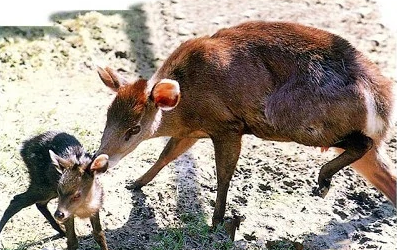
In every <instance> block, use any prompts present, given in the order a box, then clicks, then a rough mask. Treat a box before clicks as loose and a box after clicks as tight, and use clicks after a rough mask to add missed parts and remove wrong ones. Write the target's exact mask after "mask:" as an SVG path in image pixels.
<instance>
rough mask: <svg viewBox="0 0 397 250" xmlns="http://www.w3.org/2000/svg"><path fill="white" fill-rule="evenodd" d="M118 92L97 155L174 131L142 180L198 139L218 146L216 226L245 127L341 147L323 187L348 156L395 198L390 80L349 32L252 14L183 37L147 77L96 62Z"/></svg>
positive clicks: (117, 153) (113, 156)
mask: <svg viewBox="0 0 397 250" xmlns="http://www.w3.org/2000/svg"><path fill="white" fill-rule="evenodd" d="M98 73H99V76H100V78H101V79H102V81H103V82H104V83H105V85H106V86H108V87H109V88H111V89H112V90H114V91H115V92H117V95H116V97H115V99H114V100H113V102H112V104H111V105H110V107H109V109H108V112H107V121H106V127H105V130H104V132H103V136H102V139H101V145H100V148H99V150H98V153H99V154H107V155H109V164H110V167H112V166H114V165H115V164H117V163H118V162H119V160H120V159H122V158H123V157H124V156H126V155H127V154H129V153H130V152H131V151H133V150H134V149H135V148H136V146H137V145H138V144H139V143H141V142H142V141H144V140H147V139H149V138H154V137H159V136H169V137H171V138H170V140H169V142H168V144H167V145H166V146H165V148H164V150H163V152H162V153H161V155H160V157H159V159H158V160H157V162H156V163H155V164H154V165H153V167H152V168H150V169H149V170H148V171H147V172H146V173H145V174H144V175H143V176H141V177H140V178H138V179H137V180H136V181H135V187H136V188H137V189H139V188H141V187H142V186H144V185H146V184H147V183H148V182H149V181H151V180H152V179H153V177H154V176H156V175H157V173H158V172H159V171H160V170H161V169H162V168H163V167H164V166H165V165H167V164H168V163H169V162H170V161H172V160H174V159H175V158H177V157H178V156H179V155H181V154H182V153H184V152H185V151H186V150H187V149H189V148H190V147H191V146H192V145H193V144H194V143H195V142H196V141H197V140H198V139H200V138H211V140H212V142H213V144H214V149H215V162H216V172H217V196H216V203H215V210H214V214H213V217H212V223H213V225H216V224H218V223H219V222H221V221H222V220H223V217H224V214H225V205H226V196H227V191H228V188H229V182H230V180H231V178H232V175H233V173H234V170H235V168H236V163H237V160H238V158H239V154H240V149H241V138H242V136H243V135H244V134H253V135H255V136H257V137H260V138H263V139H266V140H273V141H284V142H291V141H293V142H297V143H300V144H303V145H307V146H316V147H322V148H324V149H325V148H328V147H334V148H337V149H338V150H339V151H340V152H341V154H340V155H339V156H338V157H336V158H335V159H333V160H331V161H330V162H328V163H327V164H325V165H324V166H323V167H322V168H321V171H320V174H319V178H318V185H319V186H318V188H317V193H318V194H319V195H321V196H325V194H326V193H327V191H328V189H329V186H330V181H331V177H332V176H333V175H334V174H335V173H336V172H337V171H339V170H340V169H342V168H343V167H345V166H347V165H351V166H352V167H353V168H354V169H355V170H356V171H357V172H358V173H360V174H361V175H362V176H363V177H365V178H366V179H367V180H368V181H369V182H370V183H372V184H373V185H374V186H375V187H376V188H377V189H378V190H380V191H381V192H383V193H384V194H385V195H386V196H387V198H389V199H390V201H391V202H392V203H393V204H394V206H395V205H396V175H395V174H393V173H392V170H391V168H390V165H388V163H387V161H388V160H387V156H386V155H385V154H384V153H383V149H384V144H385V140H386V135H387V133H388V131H389V129H390V127H391V126H392V125H393V122H392V113H393V109H394V106H393V105H394V104H393V103H394V100H393V99H394V96H393V91H392V90H393V83H392V82H391V81H390V80H388V79H386V78H385V77H383V76H382V74H381V73H380V71H379V70H378V69H377V67H376V66H375V65H374V64H373V63H371V62H370V61H369V60H368V59H366V58H365V57H364V55H363V54H362V53H360V52H359V51H357V50H356V49H355V48H354V47H353V46H352V45H351V44H350V43H349V42H348V41H346V40H345V39H343V38H341V37H339V36H337V35H334V34H331V33H329V32H326V31H323V30H320V29H316V28H312V27H307V26H303V25H300V24H295V23H284V22H262V21H256V22H247V23H243V24H240V25H237V26H235V27H231V28H226V29H221V30H219V31H218V32H217V33H215V34H214V35H212V36H205V37H200V38H195V39H191V40H188V41H186V42H184V43H182V44H181V45H180V46H179V47H178V48H177V49H176V50H175V51H174V52H173V53H172V54H171V55H170V56H169V57H168V59H166V61H165V62H164V64H163V65H162V66H161V67H160V68H159V69H158V70H157V71H156V72H155V74H154V75H153V76H152V77H151V78H150V79H149V80H144V79H139V80H137V81H135V82H133V81H128V80H126V79H125V78H123V77H122V76H120V75H119V74H118V73H117V72H115V71H114V70H112V69H111V68H108V67H106V68H98Z"/></svg>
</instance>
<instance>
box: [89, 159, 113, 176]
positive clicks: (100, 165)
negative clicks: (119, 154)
mask: <svg viewBox="0 0 397 250" xmlns="http://www.w3.org/2000/svg"><path fill="white" fill-rule="evenodd" d="M108 162H109V156H108V155H106V154H101V155H98V156H97V157H96V158H95V159H94V161H93V162H92V163H91V166H90V170H91V172H96V173H104V172H106V170H107V169H108V166H109V164H108Z"/></svg>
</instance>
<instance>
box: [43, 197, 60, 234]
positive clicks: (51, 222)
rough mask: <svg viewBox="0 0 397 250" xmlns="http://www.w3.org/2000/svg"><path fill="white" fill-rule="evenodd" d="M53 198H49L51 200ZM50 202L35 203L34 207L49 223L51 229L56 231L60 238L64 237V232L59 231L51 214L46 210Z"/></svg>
mask: <svg viewBox="0 0 397 250" xmlns="http://www.w3.org/2000/svg"><path fill="white" fill-rule="evenodd" d="M53 198H55V197H53ZM53 198H51V199H53ZM51 199H50V200H51ZM50 200H47V201H43V202H38V203H36V207H37V209H38V210H39V211H40V212H41V213H42V214H43V215H44V217H45V218H46V219H47V221H48V222H49V223H50V225H51V226H52V228H54V229H55V230H56V231H58V232H59V234H60V235H61V236H65V232H64V231H63V230H62V229H61V227H60V226H59V224H58V223H57V222H56V221H55V219H54V217H53V216H52V214H51V212H50V211H49V210H48V207H47V204H48V202H49V201H50Z"/></svg>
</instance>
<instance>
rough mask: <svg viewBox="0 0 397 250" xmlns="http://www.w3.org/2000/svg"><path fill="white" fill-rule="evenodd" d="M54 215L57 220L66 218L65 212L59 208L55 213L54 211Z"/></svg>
mask: <svg viewBox="0 0 397 250" xmlns="http://www.w3.org/2000/svg"><path fill="white" fill-rule="evenodd" d="M54 217H55V219H57V220H62V219H63V218H65V214H64V213H62V212H61V211H59V210H57V211H55V213H54Z"/></svg>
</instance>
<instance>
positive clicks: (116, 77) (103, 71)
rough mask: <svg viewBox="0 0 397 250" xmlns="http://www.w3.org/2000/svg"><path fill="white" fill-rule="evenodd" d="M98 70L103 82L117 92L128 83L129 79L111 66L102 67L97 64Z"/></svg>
mask: <svg viewBox="0 0 397 250" xmlns="http://www.w3.org/2000/svg"><path fill="white" fill-rule="evenodd" d="M97 72H98V75H99V77H100V78H101V80H102V82H103V83H104V84H105V85H106V86H107V87H108V88H110V89H111V90H113V91H115V92H117V91H118V90H119V88H120V87H121V86H123V85H125V84H127V83H128V81H127V79H125V78H124V77H123V76H121V75H120V74H118V73H117V72H116V71H115V70H113V69H111V68H109V67H105V68H101V67H99V66H97Z"/></svg>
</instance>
